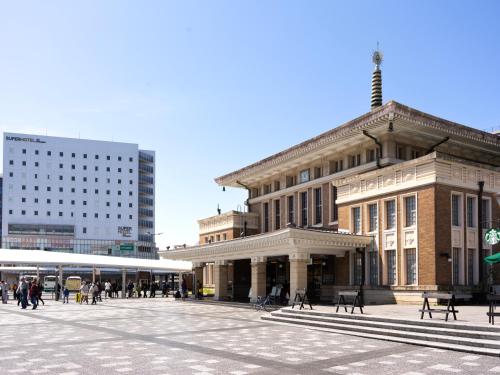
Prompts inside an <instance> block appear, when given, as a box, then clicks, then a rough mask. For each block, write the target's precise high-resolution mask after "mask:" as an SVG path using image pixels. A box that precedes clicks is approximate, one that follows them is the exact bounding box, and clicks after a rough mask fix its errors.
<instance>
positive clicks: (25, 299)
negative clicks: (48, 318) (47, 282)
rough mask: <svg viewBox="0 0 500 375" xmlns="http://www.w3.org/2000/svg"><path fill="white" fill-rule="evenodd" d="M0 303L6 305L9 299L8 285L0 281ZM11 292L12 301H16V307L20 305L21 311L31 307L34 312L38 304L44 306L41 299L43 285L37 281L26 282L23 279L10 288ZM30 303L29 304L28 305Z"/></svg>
mask: <svg viewBox="0 0 500 375" xmlns="http://www.w3.org/2000/svg"><path fill="white" fill-rule="evenodd" d="M0 288H1V295H2V303H7V301H8V299H9V289H10V288H9V285H8V284H7V283H6V282H5V281H4V280H2V281H0ZM12 291H13V294H14V299H15V300H17V306H19V305H21V308H22V309H26V308H27V307H28V306H31V308H32V310H35V309H36V308H37V307H38V305H39V303H40V302H42V304H44V305H45V301H44V300H43V298H42V293H43V285H42V284H41V283H40V281H37V279H34V280H26V279H25V278H24V277H22V278H21V280H20V281H19V285H16V284H14V285H13V286H12ZM30 302H31V304H30Z"/></svg>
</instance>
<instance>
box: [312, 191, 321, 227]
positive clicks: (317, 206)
mask: <svg viewBox="0 0 500 375" xmlns="http://www.w3.org/2000/svg"><path fill="white" fill-rule="evenodd" d="M322 211H323V201H322V199H321V188H317V189H314V224H321V222H322V221H323V220H322V216H323V215H322Z"/></svg>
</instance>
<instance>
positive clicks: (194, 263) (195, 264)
mask: <svg viewBox="0 0 500 375" xmlns="http://www.w3.org/2000/svg"><path fill="white" fill-rule="evenodd" d="M199 267H205V263H204V262H193V268H199Z"/></svg>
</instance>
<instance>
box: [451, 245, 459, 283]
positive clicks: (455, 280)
mask: <svg viewBox="0 0 500 375" xmlns="http://www.w3.org/2000/svg"><path fill="white" fill-rule="evenodd" d="M460 250H461V249H460V248H459V247H454V248H453V250H452V251H453V256H452V258H453V259H452V260H453V262H452V264H453V285H459V284H460V263H461V262H460V253H461V251H460Z"/></svg>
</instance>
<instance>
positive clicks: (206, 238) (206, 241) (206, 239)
mask: <svg viewBox="0 0 500 375" xmlns="http://www.w3.org/2000/svg"><path fill="white" fill-rule="evenodd" d="M108 158H109V156H108ZM108 160H109V159H108ZM205 243H208V236H205Z"/></svg>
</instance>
